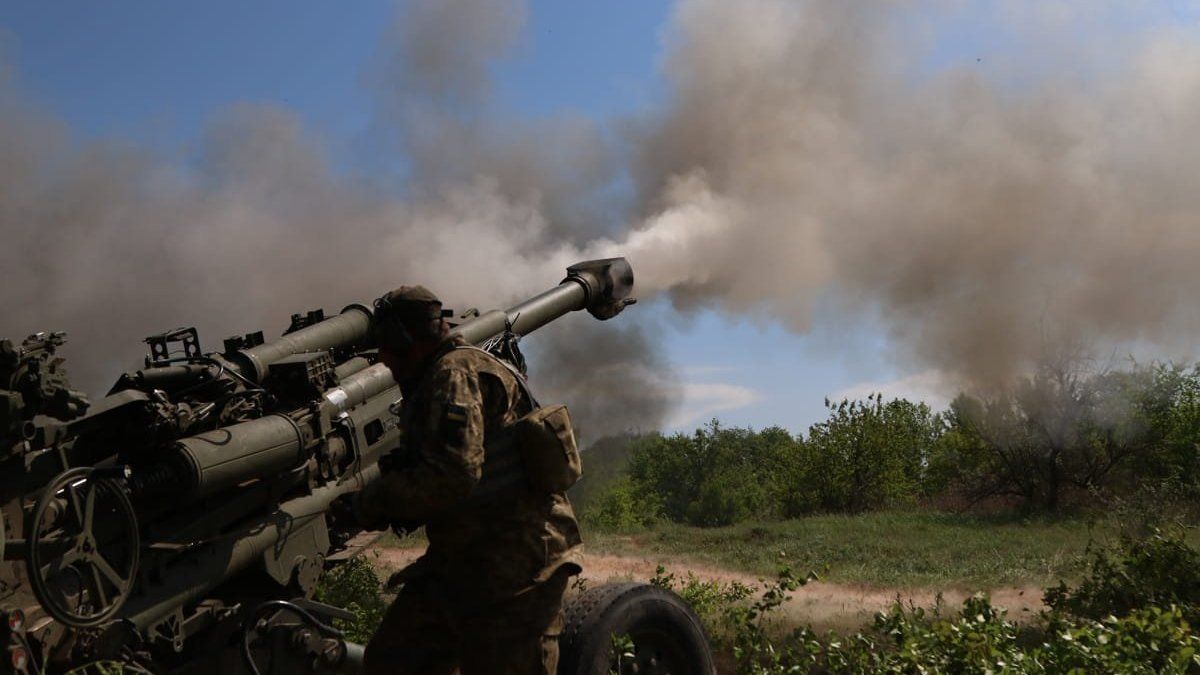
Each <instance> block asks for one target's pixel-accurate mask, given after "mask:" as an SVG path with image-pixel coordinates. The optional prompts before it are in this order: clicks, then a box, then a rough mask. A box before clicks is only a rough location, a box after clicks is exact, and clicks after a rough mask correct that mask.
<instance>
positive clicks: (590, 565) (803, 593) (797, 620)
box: [369, 548, 1043, 632]
mask: <svg viewBox="0 0 1200 675" xmlns="http://www.w3.org/2000/svg"><path fill="white" fill-rule="evenodd" d="M375 553H376V554H377V555H376V554H372V555H371V556H369V558H370V559H373V560H376V561H377V562H378V564H379V565H380V567H381V568H383V569H384V570H386V571H389V572H390V571H395V570H398V569H400V568H401V567H404V566H405V565H407V564H408V563H409V562H411V561H413V560H414V559H416V557H417V556H419V555H420V554H421V549H419V548H377V549H375ZM659 565H662V566H664V567H665V568H667V570H668V571H669V572H671V573H673V574H674V575H675V576H676V577H677V578H682V577H685V576H686V575H687V574H688V573H689V572H690V573H692V574H694V575H696V577H697V578H699V579H701V580H704V581H714V580H715V581H720V582H730V581H738V582H741V583H743V584H747V585H750V586H752V587H759V586H761V583H760V579H759V577H756V576H754V575H751V574H745V573H742V572H736V571H732V570H724V569H717V568H713V567H707V566H704V565H695V564H692V563H690V562H688V561H685V560H679V559H667V558H655V557H649V556H637V555H634V556H616V555H598V554H597V555H592V554H588V555H585V556H584V561H583V567H584V572H583V577H584V578H585V579H587V580H588V582H589V584H598V583H604V582H608V581H629V580H634V581H648V580H649V579H650V578H651V577H653V576H654V573H655V570H656V568H657V567H658V566H659ZM984 590H986V591H987V592H988V594H989V595H990V596H991V598H992V602H993V604H995V605H996V606H999V607H1005V608H1007V609H1008V616H1009V618H1011V619H1013V620H1015V621H1025V620H1029V619H1030V618H1032V617H1033V616H1034V615H1036V614H1037V612H1038V611H1039V610H1041V609H1042V608H1043V604H1042V589H1041V588H1039V587H1036V586H1026V587H1003V588H992V589H984ZM939 592H940V593H941V596H942V600H943V602H944V603H945V604H946V606H947V607H948V608H949V609H950V610H955V609H957V608H958V606H959V605H960V604H961V603H962V601H963V600H964V599H966V598H967V597H970V595H971V593H972V591H969V590H966V589H942V590H940V591H939V590H938V589H927V588H907V589H898V588H891V589H881V588H863V587H856V586H849V585H844V584H832V583H827V582H823V581H814V582H810V583H808V584H807V585H805V586H803V587H801V588H800V589H798V590H796V591H794V592H793V593H791V596H792V599H791V600H790V601H789V602H788V603H787V604H785V605H784V607H783V612H785V614H786V617H785V618H786V619H787V622H788V623H793V624H795V625H809V626H811V627H812V628H813V629H814V630H817V631H819V632H820V631H826V630H830V629H836V630H853V629H857V628H859V627H861V626H862V625H864V624H866V623H869V622H870V621H871V620H872V618H873V617H874V616H875V613H876V612H879V611H881V610H884V609H887V608H888V607H890V606H891V604H892V603H893V602H895V601H896V600H897V599H898V600H900V601H901V602H903V603H905V604H908V603H912V604H914V605H917V606H921V607H927V608H928V607H932V606H933V605H934V604H935V603H936V602H937V597H938V594H939Z"/></svg>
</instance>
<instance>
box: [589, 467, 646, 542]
mask: <svg viewBox="0 0 1200 675" xmlns="http://www.w3.org/2000/svg"><path fill="white" fill-rule="evenodd" d="M660 509H661V507H660V506H659V502H658V500H657V499H656V495H654V494H651V493H648V492H647V491H645V490H642V489H639V488H638V487H637V486H635V485H634V483H633V481H631V480H630V479H629V477H628V476H621V477H619V478H616V479H615V480H613V481H612V482H611V483H609V484H608V486H607V487H606V489H605V490H604V491H602V492H600V493H599V494H598V495H596V496H593V497H592V498H591V502H590V504H589V506H587V508H586V509H585V510H583V520H584V522H585V523H587V524H588V525H592V526H596V527H600V528H603V529H609V530H636V529H640V528H643V527H647V526H649V525H653V524H654V523H655V522H656V521H657V520H658V517H659V515H658V514H659V511H660Z"/></svg>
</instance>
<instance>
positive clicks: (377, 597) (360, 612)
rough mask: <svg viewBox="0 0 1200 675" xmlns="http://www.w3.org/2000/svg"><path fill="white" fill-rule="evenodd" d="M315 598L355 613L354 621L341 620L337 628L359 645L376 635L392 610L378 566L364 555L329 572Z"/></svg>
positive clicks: (322, 579) (318, 587)
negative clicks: (384, 593)
mask: <svg viewBox="0 0 1200 675" xmlns="http://www.w3.org/2000/svg"><path fill="white" fill-rule="evenodd" d="M315 597H316V599H317V601H318V602H323V603H325V604H328V605H333V606H334V607H341V608H342V609H346V610H349V611H350V612H353V613H354V617H355V618H354V620H352V621H342V620H337V621H335V622H334V625H335V627H336V628H338V629H339V630H341V631H342V632H343V633H345V635H346V639H347V640H349V641H350V642H357V643H359V644H366V643H367V642H368V641H369V640H370V639H371V636H372V635H374V634H375V629H376V628H378V627H379V622H380V621H382V620H383V615H384V612H386V611H387V607H388V603H387V600H386V599H385V598H384V596H383V583H382V582H381V581H380V579H379V575H378V574H376V572H375V567H374V566H373V565H371V562H370V561H369V560H367V559H366V558H364V557H362V556H359V557H357V558H351V559H350V560H348V561H346V562H344V563H342V564H341V565H339V566H337V567H335V568H333V569H331V570H329V571H328V572H326V573H325V576H323V577H321V583H320V584H319V585H318V586H317V592H316V596H315Z"/></svg>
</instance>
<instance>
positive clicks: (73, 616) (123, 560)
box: [25, 467, 140, 628]
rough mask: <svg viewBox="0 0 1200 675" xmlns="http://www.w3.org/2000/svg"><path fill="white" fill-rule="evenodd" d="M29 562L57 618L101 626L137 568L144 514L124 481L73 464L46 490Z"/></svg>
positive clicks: (32, 528)
mask: <svg viewBox="0 0 1200 675" xmlns="http://www.w3.org/2000/svg"><path fill="white" fill-rule="evenodd" d="M27 530H28V532H29V536H28V542H29V544H28V551H27V553H26V560H25V562H26V568H27V571H28V574H29V580H30V585H31V586H32V587H33V593H34V596H35V597H37V599H38V602H40V603H41V605H42V607H43V608H44V609H45V610H46V613H47V614H49V615H50V616H51V617H53V618H54V619H56V620H58V621H60V622H62V623H64V624H66V625H69V626H74V627H78V628H85V627H92V626H98V625H100V624H102V623H104V622H105V621H107V620H109V619H110V618H112V617H113V615H115V614H116V613H117V611H118V610H120V609H121V607H122V606H123V605H124V604H125V600H126V599H127V598H128V597H129V594H130V591H131V590H132V585H133V580H134V576H135V574H136V573H137V564H138V550H139V548H140V540H139V536H138V525H137V516H136V514H135V512H134V510H133V504H132V503H131V502H130V501H129V497H128V496H127V495H126V494H125V491H124V489H123V488H122V487H121V486H120V485H119V484H118V483H117V482H116V481H113V480H111V479H107V478H95V477H93V476H92V470H91V469H90V468H88V467H80V468H77V469H70V470H68V471H65V472H63V473H62V474H60V475H59V476H58V477H57V478H55V479H54V480H53V481H51V483H50V484H49V485H48V486H47V487H46V489H45V490H44V491H43V492H42V495H41V497H40V498H39V499H38V502H37V505H36V506H35V508H34V510H33V514H32V516H31V521H30V523H29V527H28V528H27Z"/></svg>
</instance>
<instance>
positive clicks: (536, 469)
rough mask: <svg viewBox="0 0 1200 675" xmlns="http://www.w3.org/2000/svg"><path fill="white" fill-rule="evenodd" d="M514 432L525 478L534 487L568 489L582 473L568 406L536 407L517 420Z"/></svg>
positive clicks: (547, 490) (547, 489) (554, 489)
mask: <svg viewBox="0 0 1200 675" xmlns="http://www.w3.org/2000/svg"><path fill="white" fill-rule="evenodd" d="M515 431H516V440H517V447H518V448H519V449H520V452H521V461H522V462H523V463H524V465H525V473H526V477H527V479H528V480H529V486H530V487H532V488H533V489H534V490H536V491H538V492H566V491H567V488H569V487H571V486H572V485H574V484H575V483H576V482H577V481H578V480H579V477H580V476H581V475H583V462H582V461H581V460H580V458H579V447H578V446H577V445H576V444H575V430H574V429H573V428H572V427H571V413H569V412H568V411H567V406H565V405H561V404H560V405H551V406H546V407H544V408H535V409H534V411H533V412H531V413H529V414H528V415H526V416H524V417H522V418H521V419H519V420H517V422H516V429H515Z"/></svg>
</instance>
